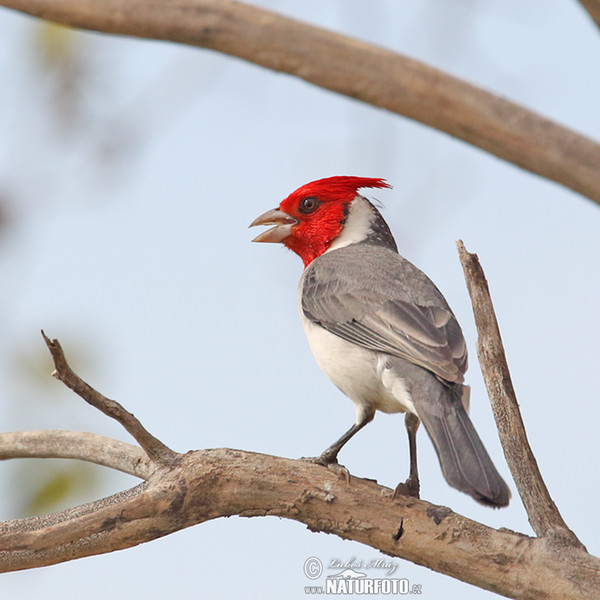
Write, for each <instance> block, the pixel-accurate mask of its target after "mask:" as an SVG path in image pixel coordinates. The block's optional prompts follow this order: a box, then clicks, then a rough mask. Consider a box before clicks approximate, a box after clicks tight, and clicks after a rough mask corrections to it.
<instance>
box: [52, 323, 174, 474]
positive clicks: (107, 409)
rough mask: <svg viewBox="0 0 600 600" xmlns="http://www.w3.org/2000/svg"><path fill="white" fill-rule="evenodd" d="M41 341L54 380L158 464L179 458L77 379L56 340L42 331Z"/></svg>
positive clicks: (134, 418)
mask: <svg viewBox="0 0 600 600" xmlns="http://www.w3.org/2000/svg"><path fill="white" fill-rule="evenodd" d="M42 336H43V337H44V341H45V342H46V345H47V346H48V349H49V350H50V354H52V359H53V361H54V368H55V371H54V373H52V375H53V376H54V377H56V379H58V380H59V381H62V382H63V383H64V384H65V385H66V386H67V387H68V388H70V389H72V390H73V391H74V392H75V393H76V394H77V395H78V396H81V398H83V399H84V400H85V401H86V402H87V403H88V404H91V405H92V406H93V407H94V408H97V409H98V410H100V411H102V412H103V413H104V414H105V415H107V416H109V417H112V418H113V419H115V420H116V421H118V422H119V423H120V424H121V425H123V427H124V428H125V429H126V430H127V431H128V432H129V433H130V434H131V435H132V436H133V437H134V439H135V440H136V441H137V442H138V444H139V445H140V446H141V447H142V448H143V449H144V451H145V452H146V454H147V455H148V456H149V457H150V459H151V460H153V461H154V462H156V463H158V464H163V465H168V464H171V463H172V462H173V461H175V460H177V459H178V458H179V456H180V455H179V454H178V453H177V452H174V451H173V450H171V449H170V448H169V447H168V446H166V445H165V444H163V443H162V442H161V441H160V440H158V439H157V438H155V437H154V436H153V435H152V434H151V433H149V432H148V431H147V430H146V428H145V427H144V426H143V425H142V424H141V423H140V422H139V420H138V419H136V417H135V416H134V415H133V414H131V413H130V412H128V411H127V410H125V409H124V408H123V407H122V406H121V405H120V404H119V403H118V402H116V401H115V400H110V399H108V398H106V396H103V395H102V394H101V393H100V392H97V391H96V390H95V389H94V388H92V387H91V386H90V385H88V384H87V383H86V382H85V381H83V379H81V377H79V376H78V375H77V374H76V373H75V372H74V371H73V370H72V369H71V367H69V365H68V363H67V359H66V358H65V355H64V353H63V350H62V348H61V347H60V344H59V343H58V340H50V338H48V337H47V336H46V334H45V333H44V332H43V331H42Z"/></svg>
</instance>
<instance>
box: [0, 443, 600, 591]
mask: <svg viewBox="0 0 600 600" xmlns="http://www.w3.org/2000/svg"><path fill="white" fill-rule="evenodd" d="M391 496H392V490H390V489H388V488H384V487H381V486H379V485H377V484H376V483H375V482H373V481H369V480H365V479H357V478H354V477H352V478H351V480H350V482H349V483H348V482H346V480H345V479H344V478H341V477H338V476H336V475H335V474H334V473H332V472H331V471H329V470H328V469H324V468H322V467H320V466H319V465H314V464H311V463H307V462H304V461H295V460H290V459H285V458H277V457H273V456H266V455H260V454H254V453H249V452H242V451H238V450H228V449H220V450H204V451H199V452H190V453H188V454H186V455H185V456H184V457H183V458H182V460H181V462H180V463H179V464H177V465H175V466H173V467H171V468H166V467H164V468H161V469H159V470H158V471H156V472H155V473H154V474H153V475H152V476H151V477H150V478H149V479H148V481H147V482H144V483H143V484H141V485H140V486H137V487H136V488H134V489H133V490H130V491H129V492H126V493H123V494H117V495H116V496H112V497H110V498H107V499H106V500H104V501H101V502H100V503H93V504H91V505H86V506H84V507H80V508H79V509H74V510H72V511H66V512H65V513H59V514H57V515H52V516H50V517H42V518H37V519H22V520H16V521H10V522H8V523H5V524H0V571H10V570H15V569H23V568H31V567H36V566H42V565H48V564H55V563H58V562H63V561H65V560H70V559H73V558H76V557H80V556H89V555H92V554H100V553H103V552H110V551H112V550H117V549H122V548H128V547H132V546H135V545H137V544H139V543H142V542H146V541H149V540H152V539H155V538H157V537H161V536H163V535H166V534H168V533H171V532H173V531H176V530H180V529H183V528H185V527H189V526H191V525H194V524H196V523H201V522H204V521H208V520H211V519H215V518H218V517H222V516H231V515H241V516H246V517H252V516H266V515H274V516H279V517H283V518H288V519H293V520H296V521H300V522H302V523H305V524H306V525H307V526H308V528H309V529H310V530H311V531H324V532H327V533H334V534H337V535H339V536H340V537H342V538H344V539H349V540H356V541H358V542H361V543H364V544H367V545H369V546H371V547H373V548H378V549H380V550H381V551H382V552H385V553H386V554H389V555H391V556H397V557H401V558H405V559H407V560H411V561H413V562H415V563H417V564H421V565H425V566H427V567H429V568H431V569H434V570H436V571H439V572H441V573H446V574H448V575H451V576H453V577H456V578H458V579H460V580H462V581H466V582H469V583H472V584H474V585H478V586H480V587H482V588H484V589H488V590H492V591H495V592H496V593H499V594H504V595H507V596H510V597H513V598H529V599H541V598H544V599H545V600H552V599H556V600H558V599H560V600H564V598H580V599H586V598H589V599H591V598H596V597H597V591H598V589H600V561H599V560H598V559H597V558H594V557H592V556H589V555H588V554H586V553H585V552H583V551H581V550H580V549H578V548H574V547H571V548H566V549H563V550H561V551H558V550H556V549H555V548H554V547H553V546H551V545H548V544H547V541H546V540H545V539H543V538H539V539H536V538H530V537H528V536H525V535H522V534H518V533H514V532H512V531H509V530H506V529H503V530H499V531H497V530H494V529H491V528H490V527H487V526H485V525H481V524H479V523H476V522H474V521H471V520H469V519H467V518H465V517H463V516H461V515H458V514H456V513H453V512H452V511H450V510H449V509H447V508H446V507H440V506H435V505H432V504H429V503H428V502H424V501H422V500H417V499H415V498H410V497H402V496H401V497H398V498H397V499H396V501H394V502H393V501H392V500H391ZM401 523H402V530H403V531H402V534H401V535H400V536H398V531H399V527H400V524H401Z"/></svg>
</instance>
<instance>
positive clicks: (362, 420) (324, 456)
mask: <svg viewBox="0 0 600 600" xmlns="http://www.w3.org/2000/svg"><path fill="white" fill-rule="evenodd" d="M374 416H375V409H373V408H371V407H369V408H367V409H363V410H361V411H360V413H359V414H358V415H357V417H358V418H357V421H356V423H354V425H352V427H350V429H348V431H346V433H344V435H343V436H342V437H341V438H340V439H339V440H337V441H336V442H334V443H333V444H331V446H329V448H327V449H326V450H324V451H323V452H322V453H321V456H317V457H316V458H304V459H303V460H307V461H309V462H313V463H316V464H319V465H323V466H324V467H329V466H331V465H337V464H338V461H337V456H338V454H339V452H340V450H341V449H342V448H343V446H344V445H345V444H346V442H348V440H350V438H351V437H353V436H354V435H355V434H356V433H358V432H359V431H360V430H361V429H362V428H363V427H364V426H365V425H366V424H367V423H370V422H371V421H372V420H373V417H374ZM342 468H343V467H342Z"/></svg>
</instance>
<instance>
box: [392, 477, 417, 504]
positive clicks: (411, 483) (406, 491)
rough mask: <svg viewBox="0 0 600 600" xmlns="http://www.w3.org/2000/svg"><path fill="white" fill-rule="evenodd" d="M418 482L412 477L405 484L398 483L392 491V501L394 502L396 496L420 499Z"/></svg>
mask: <svg viewBox="0 0 600 600" xmlns="http://www.w3.org/2000/svg"><path fill="white" fill-rule="evenodd" d="M420 488H421V486H420V484H419V480H418V479H416V478H414V477H409V478H408V479H407V480H406V481H405V482H403V483H399V484H398V485H397V486H396V489H395V490H394V495H393V496H392V500H395V499H396V498H397V497H398V496H412V497H413V498H420V496H419V491H420Z"/></svg>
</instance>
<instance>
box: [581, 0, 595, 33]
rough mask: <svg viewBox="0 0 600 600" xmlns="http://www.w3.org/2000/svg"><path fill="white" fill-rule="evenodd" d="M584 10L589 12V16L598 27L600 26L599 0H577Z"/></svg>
mask: <svg viewBox="0 0 600 600" xmlns="http://www.w3.org/2000/svg"><path fill="white" fill-rule="evenodd" d="M579 1H580V2H581V4H582V5H583V7H584V8H585V10H587V11H588V13H590V17H592V19H594V21H596V24H597V25H598V27H600V0H579Z"/></svg>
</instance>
